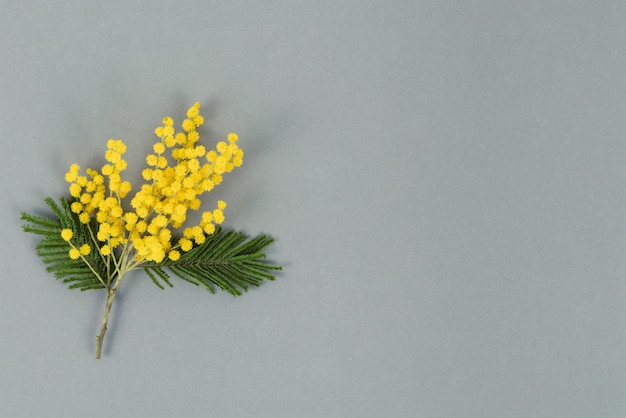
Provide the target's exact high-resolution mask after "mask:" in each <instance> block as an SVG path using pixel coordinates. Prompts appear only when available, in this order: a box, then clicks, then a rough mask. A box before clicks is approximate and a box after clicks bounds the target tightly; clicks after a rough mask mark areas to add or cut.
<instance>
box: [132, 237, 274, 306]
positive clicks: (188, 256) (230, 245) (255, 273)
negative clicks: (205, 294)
mask: <svg viewBox="0 0 626 418" xmlns="http://www.w3.org/2000/svg"><path fill="white" fill-rule="evenodd" d="M273 241H274V239H273V238H271V237H269V236H267V235H259V236H257V237H255V238H251V239H248V236H247V235H246V234H243V233H241V232H235V231H229V232H223V231H222V229H221V228H217V229H216V231H215V232H214V233H213V234H211V235H209V236H207V238H206V241H204V243H202V244H201V245H198V246H197V247H195V248H193V249H191V250H190V251H188V252H186V253H183V254H182V255H181V257H180V259H178V260H176V261H172V260H169V259H166V260H164V261H163V262H162V263H159V264H149V265H146V266H145V267H144V270H145V271H146V273H147V274H148V276H149V277H150V278H151V279H152V281H153V282H154V283H155V284H156V285H157V286H158V287H160V288H161V289H163V288H164V286H163V285H162V284H161V282H164V283H165V284H167V285H168V286H170V287H172V284H171V282H170V281H169V275H168V274H167V273H166V271H165V269H167V270H169V271H170V272H171V273H172V274H174V275H175V276H177V277H178V278H180V279H182V280H185V281H187V282H189V283H191V284H193V285H195V286H200V285H201V286H204V287H205V288H207V289H208V290H209V291H210V292H211V293H215V289H216V288H220V289H222V290H224V291H226V292H228V293H230V294H232V295H233V296H239V295H241V294H242V293H243V292H245V291H246V290H248V287H249V286H259V285H260V284H261V283H262V282H263V281H264V280H274V279H275V276H274V275H273V274H272V273H271V271H273V270H282V267H280V266H277V265H274V264H269V263H266V262H265V261H264V259H265V257H266V255H265V253H264V252H263V250H264V248H265V247H267V246H268V245H269V244H271V243H272V242H273Z"/></svg>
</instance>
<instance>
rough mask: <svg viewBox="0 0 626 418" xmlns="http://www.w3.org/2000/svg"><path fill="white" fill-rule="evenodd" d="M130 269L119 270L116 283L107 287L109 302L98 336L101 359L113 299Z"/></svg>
mask: <svg viewBox="0 0 626 418" xmlns="http://www.w3.org/2000/svg"><path fill="white" fill-rule="evenodd" d="M129 270H130V269H123V270H119V274H118V276H117V279H116V280H115V284H114V285H113V287H112V288H111V289H110V290H109V289H108V288H107V304H106V307H105V308H104V317H103V318H102V328H100V334H99V335H98V336H97V337H96V359H97V360H100V355H101V354H102V342H103V341H104V335H105V334H106V332H107V324H108V323H109V314H110V313H111V306H113V299H115V295H116V294H117V289H118V287H119V286H120V284H121V283H122V279H123V278H124V276H125V275H126V273H127V272H128V271H129Z"/></svg>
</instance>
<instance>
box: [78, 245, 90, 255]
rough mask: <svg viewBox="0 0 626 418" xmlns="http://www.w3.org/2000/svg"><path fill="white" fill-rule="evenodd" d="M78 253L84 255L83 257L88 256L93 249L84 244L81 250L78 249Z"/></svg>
mask: <svg viewBox="0 0 626 418" xmlns="http://www.w3.org/2000/svg"><path fill="white" fill-rule="evenodd" d="M78 251H79V252H80V253H81V254H82V255H87V254H89V253H90V252H91V247H90V246H89V244H83V245H81V246H80V248H79V249H78Z"/></svg>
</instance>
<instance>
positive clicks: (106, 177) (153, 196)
mask: <svg viewBox="0 0 626 418" xmlns="http://www.w3.org/2000/svg"><path fill="white" fill-rule="evenodd" d="M203 123H204V119H203V117H202V116H201V115H200V104H199V103H196V104H194V105H193V106H192V107H191V108H190V109H189V110H188V111H187V118H186V119H185V120H184V121H183V123H182V130H181V131H179V132H176V131H175V130H174V126H173V125H174V121H173V120H172V118H170V117H165V118H164V119H163V124H162V126H159V127H158V128H156V130H155V134H156V136H157V137H158V138H159V141H157V142H156V143H155V144H154V146H153V153H151V154H149V155H148V156H147V157H146V163H147V165H148V167H147V168H146V169H144V170H143V172H142V176H143V178H144V180H145V181H146V183H145V184H143V185H142V186H141V187H140V188H139V190H138V191H137V192H136V194H135V195H134V197H133V198H132V200H131V201H130V206H131V207H132V210H128V211H125V210H124V209H123V207H122V199H124V197H126V196H127V195H128V194H129V193H130V191H131V189H132V187H131V184H130V183H129V182H128V181H123V180H122V178H121V174H120V173H121V172H122V171H124V170H125V169H126V165H127V164H126V161H125V160H124V159H122V155H123V154H124V153H125V152H126V145H125V144H124V143H123V142H122V141H121V140H113V139H111V140H109V142H108V144H107V151H106V153H105V159H106V161H107V164H105V165H104V166H103V167H102V169H101V170H100V172H98V171H96V170H92V169H89V168H88V169H87V170H86V173H87V176H83V175H80V174H79V170H80V167H79V166H78V165H77V164H73V165H72V166H70V169H69V171H68V172H67V174H66V175H65V180H66V181H67V182H69V183H70V195H71V196H72V197H73V198H74V200H73V202H72V204H71V210H72V211H73V212H74V213H76V214H78V216H79V219H80V221H81V222H82V223H85V224H88V223H89V222H90V221H91V219H92V218H93V217H95V219H96V221H97V225H98V227H97V231H95V234H96V239H97V241H98V243H99V244H98V248H99V251H100V253H101V254H102V255H103V256H108V255H110V254H111V253H112V252H113V250H114V249H115V248H116V247H120V246H121V247H122V248H123V250H122V252H123V253H125V254H126V255H127V256H128V255H130V253H131V251H133V252H134V253H133V256H132V257H133V258H132V259H133V260H134V262H135V263H140V262H142V261H153V262H156V263H159V262H161V261H163V260H164V259H165V257H166V256H167V257H169V259H171V260H177V259H178V258H180V256H181V252H180V251H183V252H184V251H189V250H190V249H192V248H193V246H194V243H195V244H202V243H203V242H204V241H205V239H206V235H210V234H212V233H213V232H214V231H215V225H216V224H221V223H222V222H223V221H224V213H223V210H224V209H225V207H226V203H225V202H223V201H219V202H218V204H217V207H216V208H215V209H214V210H212V211H207V212H204V213H203V214H202V219H201V221H200V223H199V224H198V225H195V226H191V227H187V228H184V231H183V237H181V238H180V239H179V240H178V242H176V243H175V244H173V243H172V229H175V228H181V227H182V226H183V224H184V222H185V220H186V218H187V211H188V210H189V209H192V210H197V209H199V208H200V199H199V196H200V195H202V194H203V193H205V192H208V191H210V190H212V189H213V188H214V187H215V186H217V185H218V184H220V183H221V182H222V175H223V174H224V173H227V172H230V171H232V170H233V169H234V168H235V167H238V166H240V165H241V164H242V163H243V151H242V150H241V149H240V148H239V147H238V146H237V139H238V138H237V135H236V134H234V133H231V134H229V135H228V138H227V142H224V141H221V142H219V143H218V144H217V146H216V149H215V150H210V151H207V150H206V149H205V147H204V146H202V145H199V144H198V140H199V139H200V135H199V134H198V131H197V128H198V127H199V126H201V125H202V124H203ZM166 151H169V156H168V155H166ZM65 231H66V230H64V232H63V234H65V235H63V239H65V240H66V241H70V240H71V235H70V233H71V232H72V231H71V230H67V231H69V232H65ZM68 237H69V238H68ZM94 241H95V240H94ZM86 251H87V249H86V248H82V247H81V248H78V249H77V248H75V247H74V246H72V249H71V250H70V257H72V258H78V257H80V255H81V254H82V255H86V254H89V252H88V251H87V252H86ZM85 252H86V253H85Z"/></svg>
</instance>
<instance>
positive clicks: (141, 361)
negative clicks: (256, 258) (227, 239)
mask: <svg viewBox="0 0 626 418" xmlns="http://www.w3.org/2000/svg"><path fill="white" fill-rule="evenodd" d="M625 18H626V3H624V2H623V1H620V0H614V1H602V2H582V1H560V2H559V1H548V2H546V1H534V0H532V1H525V2H521V1H473V2H468V1H441V0H437V1H434V0H433V1H396V2H388V1H367V2H364V1H342V2H337V1H315V2H289V1H282V2H281V1H265V2H243V1H232V0H231V1H228V2H213V1H195V2H192V1H178V2H165V1H161V2H146V1H143V2H141V1H129V0H124V1H102V2H78V1H75V2H29V1H20V2H12V1H1V2H0V34H1V38H0V49H1V51H2V58H1V61H0V88H1V92H2V94H1V95H0V118H1V120H0V122H1V126H2V141H3V142H2V144H3V147H4V150H3V156H4V158H3V163H2V165H1V166H0V170H1V173H0V174H1V175H2V188H3V190H2V192H3V199H2V201H1V203H0V205H2V213H3V214H4V217H3V219H2V223H3V225H2V231H3V234H4V235H3V239H2V241H1V242H2V244H1V245H2V251H0V254H1V256H2V260H1V261H2V266H3V269H4V271H3V274H2V281H1V285H0V286H1V287H0V306H1V308H0V309H1V315H0V330H1V332H2V338H1V339H0V370H1V373H0V375H1V376H2V377H1V378H0V384H1V386H0V416H3V417H44V416H45V417H87V416H89V417H113V416H115V417H137V416H150V417H171V416H184V417H200V416H216V417H246V416H249V417H383V416H385V417H387V416H389V417H481V418H483V417H568V418H569V417H624V416H626V397H625V396H624V393H625V391H626V371H625V370H626V338H625V337H626V334H625V330H626V309H625V308H626V292H625V290H626V289H625V283H626V281H625V276H626V263H625V262H624V260H625V257H624V254H625V253H626V239H625V237H626V230H625V226H626V217H625V213H626V211H625V208H626V188H625V186H624V185H625V184H626V168H625V167H626V145H625V144H626V143H625V141H624V139H625V137H626V134H625V132H626V118H625V117H624V116H625V110H626V99H625V97H626V48H625V47H626V44H625V41H626V25H624V19H625ZM196 100H199V101H201V102H202V103H203V106H204V107H203V109H204V113H205V115H207V125H206V129H205V130H204V137H203V138H204V139H203V140H204V141H205V143H214V142H215V141H217V140H219V139H221V138H223V137H224V135H225V134H226V133H227V132H229V131H231V130H232V131H236V132H238V133H239V134H240V136H241V146H242V147H243V148H244V149H245V150H246V152H247V154H246V161H245V163H244V166H243V167H242V168H241V169H240V170H238V171H237V172H234V173H231V175H229V176H228V177H227V179H226V181H225V182H224V184H222V186H220V188H219V190H217V191H216V192H215V193H214V194H213V195H212V196H211V198H224V199H225V200H227V201H228V202H229V207H228V210H227V214H226V215H227V221H226V224H227V225H228V226H230V227H234V228H237V229H241V230H244V231H246V232H248V233H258V232H262V231H263V232H270V233H272V234H273V235H275V236H276V237H277V238H278V240H277V243H276V245H275V247H274V249H273V250H272V251H271V254H270V255H271V258H272V259H274V260H276V261H279V262H283V263H284V264H285V266H286V268H285V270H284V272H283V273H282V274H281V275H280V278H279V280H278V281H276V282H275V283H270V284H267V285H265V286H263V287H261V288H259V289H255V290H253V291H251V292H249V293H248V294H247V295H245V296H244V297H242V298H239V299H234V298H232V297H230V296H228V295H226V294H218V295H215V296H211V295H209V294H206V293H205V292H202V291H200V290H199V289H196V288H193V287H191V286H189V285H187V284H186V283H184V282H177V283H176V287H175V288H174V289H170V290H167V291H160V290H158V289H157V288H155V287H154V286H153V285H152V284H151V283H150V281H149V280H147V279H146V278H144V277H143V276H142V275H141V274H137V275H136V276H133V278H132V279H130V278H129V280H128V282H127V283H125V286H123V288H122V292H123V293H122V295H121V296H120V298H119V300H117V301H116V306H114V312H113V318H112V329H111V331H110V334H108V335H107V341H106V343H105V344H106V347H105V351H104V355H103V360H101V361H100V362H96V361H95V360H94V359H93V350H94V347H93V345H94V336H95V335H96V333H97V331H98V322H99V321H100V317H101V313H102V312H101V311H102V309H103V303H104V301H103V295H102V294H100V293H96V292H92V293H83V294H81V293H78V292H70V291H68V290H66V289H65V288H64V286H63V285H62V284H60V283H56V282H55V281H54V280H53V278H52V277H51V276H49V275H47V274H46V273H45V272H44V269H43V266H42V264H41V262H40V261H39V260H38V259H37V258H36V256H35V255H34V252H33V246H34V245H35V242H36V240H35V239H34V237H29V236H26V235H25V234H23V233H21V232H20V231H19V229H18V227H17V226H18V225H19V221H18V217H19V212H20V211H22V210H27V211H42V210H43V209H44V204H43V202H42V199H43V198H44V197H45V196H47V195H53V196H59V195H61V194H63V193H65V190H66V185H65V183H64V182H63V174H64V173H65V171H66V169H67V167H68V165H69V164H71V163H73V162H79V163H81V164H82V165H83V166H87V165H94V164H96V163H98V161H99V159H100V158H101V156H102V155H103V152H104V149H105V146H106V139H108V138H109V137H113V138H123V139H124V140H125V141H126V142H127V144H128V146H129V153H128V160H129V162H130V164H131V171H132V167H135V169H136V170H137V171H135V173H134V175H135V176H136V175H137V172H138V169H139V168H138V164H139V163H140V162H141V159H142V157H143V155H145V152H146V150H147V149H148V147H149V145H148V144H149V143H150V141H151V135H150V133H151V131H152V130H153V129H154V127H155V126H156V124H158V123H159V121H160V119H161V117H162V116H164V115H171V116H173V117H175V118H176V119H178V120H180V118H181V116H182V114H183V112H184V110H185V109H186V108H187V107H188V106H189V105H191V104H192V103H193V102H194V101H196Z"/></svg>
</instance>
